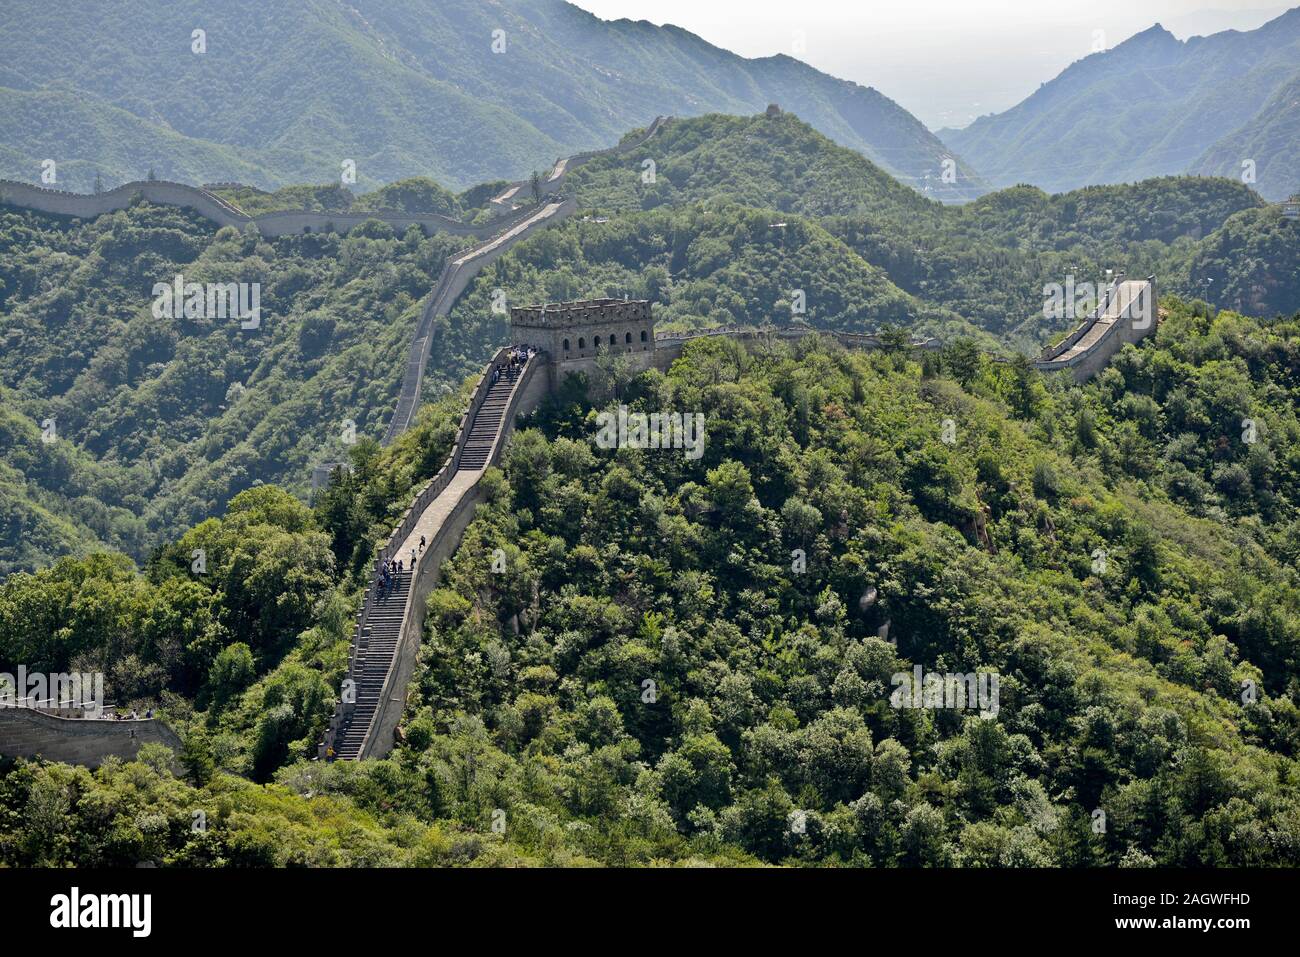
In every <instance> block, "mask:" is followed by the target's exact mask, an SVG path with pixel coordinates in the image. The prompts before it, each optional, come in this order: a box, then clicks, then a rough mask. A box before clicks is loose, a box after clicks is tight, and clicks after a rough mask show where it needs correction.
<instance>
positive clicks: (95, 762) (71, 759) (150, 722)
mask: <svg viewBox="0 0 1300 957" xmlns="http://www.w3.org/2000/svg"><path fill="white" fill-rule="evenodd" d="M145 744H162V745H166V746H167V747H168V748H171V750H172V752H173V753H176V754H179V753H180V750H181V740H180V738H179V737H178V736H177V734H176V732H174V731H173V730H172V729H171V728H169V727H167V725H165V724H163V723H162V721H160V720H158V719H157V718H152V719H142V720H139V721H115V720H111V719H107V718H80V719H78V718H60V717H57V716H55V715H52V714H45V713H43V712H40V711H34V710H32V709H30V708H0V757H6V758H35V757H43V758H46V759H47V760H50V761H62V762H65V763H67V764H83V765H85V766H87V767H91V768H97V767H99V765H100V764H102V763H103V761H104V759H105V758H107V757H109V756H110V755H113V756H116V757H119V758H122V759H123V760H126V761H131V760H133V759H134V758H135V757H136V756H137V755H138V754H139V753H140V748H141V747H142V746H143V745H145Z"/></svg>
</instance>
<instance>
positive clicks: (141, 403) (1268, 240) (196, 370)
mask: <svg viewBox="0 0 1300 957" xmlns="http://www.w3.org/2000/svg"><path fill="white" fill-rule="evenodd" d="M651 158H655V159H656V165H655V177H654V181H653V182H647V181H645V179H644V177H643V173H644V166H643V163H644V161H645V160H646V159H651ZM565 188H566V189H567V190H568V191H570V192H571V193H572V195H573V196H574V197H575V199H576V200H577V201H578V203H579V207H580V210H581V211H582V213H581V215H578V216H575V217H573V218H572V219H570V220H569V221H568V222H566V223H563V224H561V225H558V226H554V227H552V228H550V229H548V230H545V231H543V232H541V233H539V234H537V235H536V236H534V237H532V238H530V239H528V240H526V241H524V242H522V243H521V244H519V245H518V246H516V247H515V248H514V249H512V250H511V251H510V252H509V253H507V254H506V255H505V256H503V257H502V258H501V259H499V260H498V261H497V262H496V263H494V264H493V265H491V266H490V267H488V268H487V269H486V270H485V271H484V272H483V273H482V274H481V275H479V276H478V278H477V279H476V280H475V281H474V282H473V283H472V284H471V285H470V287H469V288H468V289H467V290H466V292H465V293H464V295H463V296H462V297H461V298H460V299H459V301H458V302H457V303H456V304H455V306H454V308H453V310H452V312H451V315H450V316H448V317H447V318H445V319H440V320H438V322H437V323H436V325H435V327H434V340H433V346H432V349H431V356H430V363H429V367H428V369H427V370H426V374H425V379H424V385H423V388H424V394H425V396H426V397H428V398H436V397H437V396H438V395H440V394H442V393H445V392H448V391H454V390H456V389H457V388H458V387H459V385H460V383H461V381H462V380H463V379H464V377H465V376H467V375H469V374H470V373H471V372H473V371H474V370H476V369H478V368H481V367H482V364H483V362H485V361H486V359H487V357H488V356H489V355H490V354H491V352H492V350H493V349H495V348H496V347H498V346H499V345H501V344H502V343H503V342H504V341H505V340H506V337H507V335H508V331H507V320H506V317H505V316H504V315H503V314H501V313H499V312H497V311H494V309H493V308H492V306H493V300H494V298H495V296H496V293H497V291H498V290H500V291H501V292H503V293H504V294H505V297H506V302H507V303H513V304H519V303H524V302H534V301H543V300H545V301H556V300H565V299H575V298H583V297H601V296H620V297H621V296H628V297H636V298H648V299H651V300H653V301H655V302H656V304H657V305H656V307H655V308H656V317H657V320H658V322H659V323H660V326H661V328H678V329H699V328H707V327H711V326H717V325H726V324H730V323H741V324H749V325H758V324H765V323H771V324H775V325H790V324H792V323H799V322H801V323H807V324H809V325H811V326H812V327H814V328H820V329H828V330H853V331H877V330H880V329H885V328H889V327H899V328H903V329H907V330H909V331H910V332H912V333H914V334H921V335H933V336H937V337H939V338H940V339H942V340H944V341H950V340H953V339H955V338H959V337H964V338H969V339H970V340H972V341H973V342H976V343H978V344H979V346H980V347H981V348H984V349H987V350H990V351H1003V352H1008V351H1012V350H1015V349H1022V350H1035V349H1037V348H1038V347H1039V346H1041V344H1042V343H1043V341H1044V340H1046V339H1048V338H1050V337H1052V336H1054V335H1057V334H1059V333H1060V332H1062V331H1063V329H1064V328H1065V327H1066V326H1068V325H1070V324H1071V323H1070V322H1069V321H1068V320H1066V321H1062V320H1049V319H1047V318H1045V317H1044V315H1043V289H1044V286H1045V285H1047V284H1050V283H1064V282H1066V281H1067V278H1068V277H1071V276H1073V277H1074V278H1075V280H1076V281H1078V282H1082V281H1087V280H1095V279H1097V278H1098V277H1099V276H1100V275H1101V273H1102V272H1103V270H1104V269H1106V268H1112V267H1116V268H1127V269H1128V270H1129V273H1130V274H1131V275H1148V274H1152V273H1154V274H1156V275H1157V278H1158V281H1159V284H1160V286H1161V289H1162V291H1171V292H1179V293H1182V294H1184V295H1188V296H1199V297H1208V298H1209V299H1210V300H1211V301H1213V302H1215V303H1218V304H1222V305H1226V306H1230V307H1233V308H1239V309H1242V310H1244V311H1246V312H1248V313H1252V314H1255V315H1259V316H1265V317H1267V316H1273V315H1278V314H1283V315H1289V314H1291V313H1292V312H1294V311H1295V310H1296V309H1297V308H1300V274H1297V262H1300V256H1298V255H1297V248H1298V246H1300V230H1297V229H1296V228H1295V226H1294V224H1291V223H1288V222H1287V221H1285V220H1284V219H1283V218H1282V217H1281V216H1280V215H1279V214H1278V212H1277V211H1276V210H1275V209H1269V208H1263V207H1262V205H1261V201H1260V199H1259V197H1258V196H1257V195H1256V194H1255V193H1253V192H1252V191H1251V190H1249V189H1248V188H1246V187H1245V186H1243V185H1241V184H1238V183H1233V182H1231V181H1228V180H1224V179H1211V178H1205V177H1176V178H1174V177H1170V178H1164V179H1158V180H1151V181H1147V182H1143V183H1139V184H1135V185H1132V186H1114V187H1096V188H1090V189H1085V190H1079V191H1076V192H1073V193H1067V194H1061V195H1057V196H1049V195H1047V194H1045V193H1043V192H1042V191H1040V190H1037V189H1034V188H1031V187H1018V188H1015V189H1009V190H1004V191H1001V192H999V193H996V194H992V195H989V196H986V197H983V198H981V199H980V200H978V201H976V202H973V203H970V204H966V205H965V206H961V207H956V206H948V205H944V204H941V203H939V202H935V201H932V200H928V199H926V198H924V197H922V196H920V195H918V194H917V193H916V192H915V191H913V190H910V189H908V188H906V187H904V186H902V185H901V184H899V183H898V182H896V181H895V180H893V179H891V178H890V177H889V176H888V175H887V174H886V173H884V172H883V171H882V170H881V169H879V168H878V167H876V166H875V165H874V164H872V163H871V162H870V161H869V160H867V159H865V158H863V157H862V156H861V155H859V154H858V153H856V152H854V151H852V150H849V149H846V148H843V147H839V146H836V145H835V144H834V143H832V142H831V141H830V140H829V139H827V138H826V137H824V136H822V135H821V134H819V133H817V132H816V131H815V130H813V129H812V128H811V127H809V126H808V125H807V124H806V123H803V122H802V121H801V120H799V119H798V118H797V117H795V116H793V115H790V114H782V115H779V116H774V117H769V116H766V115H762V114H760V115H758V116H751V117H726V116H719V115H708V116H703V117H697V118H694V119H684V120H675V121H673V122H671V123H669V124H668V125H667V126H665V127H664V128H663V129H662V131H661V132H660V134H659V135H658V136H657V137H656V138H655V140H654V141H652V142H651V143H648V144H646V145H645V146H643V147H642V148H640V149H638V150H633V151H630V152H628V153H626V154H621V155H618V156H607V157H601V158H598V159H596V160H593V161H592V162H591V163H589V164H587V165H585V166H580V167H578V168H577V169H575V170H574V172H573V173H572V174H571V178H570V180H569V181H568V182H567V183H566V187H565ZM491 192H492V190H490V189H488V190H484V189H473V190H470V191H467V192H466V193H462V194H459V195H457V194H452V193H451V192H449V191H447V190H446V189H444V188H442V187H441V186H439V185H438V184H437V183H435V182H432V181H430V180H427V179H415V180H408V181H402V182H399V183H395V184H391V185H389V186H387V187H384V188H382V189H380V190H378V191H375V192H372V193H366V194H361V195H354V194H353V193H352V192H351V191H349V190H345V189H342V188H340V187H338V186H293V187H285V188H284V189H282V190H279V191H277V192H275V193H261V192H258V191H256V190H252V189H248V190H239V191H233V190H232V191H225V195H227V197H228V198H229V199H231V200H232V201H235V202H237V203H239V204H241V205H242V206H243V207H244V208H245V209H247V210H249V211H264V210H269V209H280V208H309V209H318V210H320V211H333V210H343V209H351V210H354V211H355V210H365V209H402V210H409V211H437V212H443V213H446V214H448V215H455V216H460V217H465V218H469V217H472V216H475V215H478V214H479V213H481V212H482V205H483V202H484V197H485V196H486V195H487V194H489V193H491ZM468 242H469V240H467V239H452V238H448V237H445V236H435V237H433V238H429V239H426V238H423V237H422V236H420V235H419V232H418V230H416V231H411V232H407V233H405V234H397V233H395V232H394V231H393V230H392V228H391V227H389V226H387V225H384V224H382V223H379V222H372V223H368V224H366V225H364V226H362V227H360V228H358V229H356V230H353V231H352V232H351V233H349V234H348V235H347V236H346V237H340V236H338V235H336V234H333V233H316V234H311V235H299V236H286V237H283V238H280V239H273V240H266V239H260V238H258V237H255V236H251V235H248V234H242V233H239V232H236V231H235V230H233V229H224V230H216V229H214V227H213V226H212V225H211V224H210V223H208V222H207V221H206V220H203V219H200V218H198V217H197V216H194V215H192V214H190V213H187V212H184V211H180V210H176V209H171V208H166V207H154V206H150V205H148V204H137V205H135V206H132V207H131V208H130V209H127V210H124V211H121V212H118V213H114V214H112V215H108V216H103V217H100V218H98V219H96V220H93V221H90V222H80V221H76V220H66V219H60V218H58V217H53V216H46V215H41V214H36V213H32V212H27V211H21V210H17V209H14V208H12V207H0V390H3V396H4V412H3V413H0V473H2V474H3V481H0V504H2V508H0V531H2V532H3V536H2V537H0V573H2V572H7V571H10V570H13V569H19V568H25V569H31V568H37V567H40V566H42V565H45V564H47V563H48V562H50V561H52V560H53V559H55V558H56V557H58V556H60V555H64V554H83V553H85V552H86V551H88V550H92V549H94V548H97V547H103V546H108V547H111V548H113V549H116V550H120V551H123V552H125V553H127V554H129V555H131V556H133V557H134V558H136V559H137V560H138V561H143V560H145V558H146V557H147V556H148V555H149V553H150V551H151V549H152V548H154V547H155V546H156V545H158V544H160V543H162V542H164V541H166V540H168V539H169V538H171V537H173V536H174V535H176V534H178V533H179V532H180V531H181V530H182V529H183V528H185V527H186V526H188V525H190V524H193V523H195V522H198V521H201V520H202V519H204V518H206V517H209V516H212V515H218V514H220V513H221V512H222V510H223V509H224V508H225V506H226V504H227V503H228V502H229V501H230V500H231V498H232V497H234V496H235V495H237V494H238V493H239V492H241V491H243V490H245V489H248V488H250V487H252V486H253V485H255V484H257V483H259V482H274V483H277V484H280V485H283V486H284V487H285V488H287V489H289V490H290V491H292V492H293V493H295V494H297V495H300V496H304V497H305V495H306V493H307V489H308V482H309V476H310V473H311V469H312V467H313V466H316V465H320V464H323V463H328V462H334V461H338V460H340V459H341V458H342V457H343V456H344V455H345V454H346V451H347V444H346V438H345V437H350V436H351V434H352V431H351V429H352V426H355V434H356V436H357V437H358V438H359V439H363V440H364V439H365V438H366V437H371V438H377V437H379V436H380V435H382V434H383V430H384V428H385V427H386V425H387V422H388V419H389V417H390V416H391V414H392V410H393V407H394V402H395V396H396V391H397V387H398V382H399V380H400V377H401V372H402V367H403V362H404V360H405V355H406V350H407V348H408V346H409V341H410V337H411V334H412V331H413V330H414V328H415V324H416V320H417V316H418V313H419V309H420V304H421V302H422V300H423V299H424V297H426V296H427V295H428V293H429V290H430V289H431V288H432V287H433V285H434V283H435V282H436V280H437V277H438V275H439V272H440V270H441V268H442V266H443V264H444V262H445V261H446V258H447V255H448V254H449V253H450V252H451V251H452V250H456V249H459V248H461V247H462V246H463V245H465V244H466V243H468ZM177 273H184V274H185V277H186V279H187V280H188V281H199V282H206V281H225V280H231V281H242V282H254V281H256V282H260V283H261V288H262V310H263V314H264V321H263V324H262V326H261V328H260V329H258V330H243V329H240V328H239V323H237V322H233V321H220V320H212V321H209V320H186V319H183V318H182V319H162V320H160V319H157V318H155V317H154V316H153V314H152V308H151V307H152V300H153V295H152V289H153V286H154V284H155V283H157V282H171V281H172V280H173V278H174V276H175V275H176V274H177ZM1207 280H1208V281H1207ZM796 290H801V291H802V293H803V299H804V305H805V307H806V308H805V311H804V312H803V313H796V312H795V311H794V310H793V309H792V299H793V297H794V294H795V291H796ZM47 420H52V421H53V424H54V428H55V430H56V435H57V437H58V439H59V441H54V442H47V441H44V440H43V439H42V431H43V430H42V423H44V422H46V421H47ZM349 423H351V425H349Z"/></svg>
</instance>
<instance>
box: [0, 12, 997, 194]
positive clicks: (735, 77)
mask: <svg viewBox="0 0 1300 957" xmlns="http://www.w3.org/2000/svg"><path fill="white" fill-rule="evenodd" d="M69 22H76V23H77V24H78V25H79V29H76V30H68V29H66V25H67V24H68V23H69ZM196 29H201V30H204V31H205V36H204V41H205V42H206V49H205V52H203V53H195V52H192V44H193V41H192V39H191V37H192V33H193V31H194V30H196ZM0 64H3V66H2V67H0V70H2V71H3V72H0V103H9V104H12V106H13V110H14V113H16V114H18V115H21V116H25V117H31V116H36V117H38V118H40V119H41V122H39V123H30V122H23V123H12V124H8V125H7V126H5V125H4V121H3V120H0V131H3V132H4V133H5V136H4V142H5V145H6V146H7V147H9V148H10V150H11V151H12V152H10V153H7V154H4V155H0V163H3V165H0V176H7V177H12V178H17V179H23V180H28V181H32V180H34V179H35V178H36V177H37V176H38V175H39V173H40V161H41V160H42V159H45V158H47V157H52V158H55V159H56V160H59V161H60V162H62V163H65V164H66V171H65V176H64V178H63V180H62V182H63V183H64V185H65V188H72V189H78V190H83V191H85V190H88V189H89V188H90V185H91V184H92V183H93V180H94V173H95V172H99V173H101V174H102V175H103V178H104V180H105V181H106V182H107V183H108V184H109V185H116V184H117V183H119V182H124V181H128V180H133V179H143V178H144V174H145V172H146V171H147V170H148V169H149V168H150V167H153V168H155V169H156V170H157V171H158V175H159V176H162V177H165V178H168V179H173V180H179V181H183V182H193V183H198V182H209V181H230V180H235V181H242V182H248V183H250V184H251V185H255V186H258V187H262V188H276V187H279V186H284V185H293V184H298V183H319V182H330V181H332V180H336V179H338V177H339V175H340V169H341V164H342V163H343V162H344V161H345V160H349V159H350V160H353V161H354V162H355V164H356V171H357V182H358V184H359V185H360V186H361V187H362V188H365V189H370V188H374V187H376V186H379V185H383V184H384V183H388V182H392V181H395V180H399V179H407V178H410V177H412V176H428V177H431V178H433V179H434V180H436V181H437V182H440V183H446V184H449V185H451V186H453V187H455V188H457V189H464V188H467V187H469V186H471V185H473V184H476V183H481V182H484V181H488V180H496V179H503V178H505V179H519V178H522V177H526V176H527V175H528V174H529V173H530V172H531V171H533V170H542V169H547V168H549V167H550V165H551V164H552V163H553V162H554V161H555V159H556V158H557V157H560V156H565V155H569V154H571V153H574V152H578V151H581V150H590V149H599V148H603V147H606V146H609V145H610V144H611V143H613V142H616V141H617V139H618V137H619V136H620V135H621V134H622V133H623V132H625V131H626V130H628V129H630V128H634V127H637V126H641V125H644V124H646V123H648V122H649V121H650V120H651V119H652V118H653V117H654V116H656V115H659V114H665V115H666V114H676V115H679V116H693V115H698V114H700V113H705V112H711V111H722V112H728V113H740V114H748V113H754V112H757V111H760V110H763V109H765V108H766V107H767V105H768V104H769V103H772V102H776V103H780V104H782V105H783V106H784V107H785V108H786V109H790V110H793V111H795V112H797V113H799V114H800V115H801V116H803V117H804V118H805V119H807V120H808V121H809V122H810V123H812V125H813V126H815V127H816V128H817V129H819V130H821V131H822V132H823V133H825V134H826V135H828V136H830V137H832V138H833V139H835V140H836V141H837V142H839V143H841V144H843V145H844V146H847V147H849V148H851V149H854V150H858V151H860V152H861V153H863V154H864V155H866V156H868V157H870V158H872V159H873V160H875V161H876V162H877V163H879V164H880V165H881V166H883V167H885V168H886V169H889V170H890V171H891V172H893V173H894V174H895V175H897V176H899V177H900V178H902V179H903V181H904V182H905V183H907V184H908V185H910V186H914V187H916V188H917V189H924V188H925V187H926V186H930V187H931V188H932V189H933V190H934V192H935V194H936V195H940V196H942V197H943V198H946V199H969V198H971V197H972V196H975V195H978V194H979V193H980V192H983V190H984V186H983V184H982V182H981V181H980V180H979V178H978V176H977V175H976V174H975V173H974V172H973V171H972V170H970V169H969V168H968V167H967V166H966V165H965V164H964V163H962V162H961V161H960V159H959V158H956V157H952V155H951V151H950V150H949V149H948V148H946V147H945V146H944V145H943V144H942V143H941V142H940V141H939V139H938V138H937V137H936V136H934V135H933V134H932V133H930V131H929V130H927V129H926V128H925V127H924V126H923V125H922V124H921V123H920V121H918V120H917V119H916V118H915V117H913V116H912V115H911V114H909V113H908V112H907V111H906V110H904V109H902V108H901V107H900V106H898V104H896V103H894V102H893V101H892V100H890V99H888V98H887V97H885V96H883V95H882V94H880V93H879V92H877V91H875V90H873V89H870V88H866V87H862V86H858V85H857V84H854V83H850V82H847V81H843V80H838V79H835V78H834V77H830V76H827V75H826V74H823V73H819V72H818V71H816V70H814V69H813V68H812V67H810V66H808V65H806V64H804V63H802V62H800V61H798V60H794V59H792V58H790V57H786V56H775V57H767V58H763V59H756V60H746V59H744V58H742V57H739V56H736V55H735V54H732V53H729V52H727V51H726V50H722V49H719V48H718V47H714V46H712V45H710V44H708V43H705V42H704V41H703V40H701V39H700V38H699V37H696V36H694V35H692V34H690V33H687V32H685V31H683V30H681V29H678V28H676V27H671V26H666V27H653V26H651V25H650V24H648V23H644V22H638V23H633V22H630V21H627V20H619V21H614V22H606V21H602V20H599V19H598V18H596V17H594V16H592V15H591V14H589V13H586V12H585V11H582V10H580V9H578V8H577V7H574V6H571V5H570V4H567V3H563V2H561V0H504V2H499V3H491V4H485V3H482V2H479V0H438V2H436V3H435V2H431V0H355V2H353V3H350V4H346V5H340V4H332V3H319V2H315V0H283V2H278V3H274V4H266V3H260V2H256V0H204V2H200V0H180V2H174V0H173V2H166V3H164V2H161V0H136V2H126V0H110V2H103V3H96V4H94V5H92V6H91V7H86V6H85V5H84V4H77V3H74V2H72V0H54V2H39V3H38V2H36V0H17V2H14V3H10V4H7V5H6V7H5V9H4V10H3V11H0ZM51 96H57V97H58V99H51ZM66 98H72V100H73V104H72V106H71V108H65V107H64V104H65V102H66ZM98 144H111V146H112V148H111V149H102V150H100V149H94V148H93V147H95V146H96V145H98ZM176 145H180V146H183V147H184V148H183V149H176V148H173V147H174V146H176ZM949 158H952V159H953V161H954V162H955V163H956V164H957V165H956V167H955V170H956V172H957V173H958V177H957V181H956V182H952V183H949V182H945V181H943V179H942V178H941V175H940V174H941V172H942V169H941V167H942V163H943V161H944V160H945V159H949Z"/></svg>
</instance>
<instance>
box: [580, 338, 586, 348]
mask: <svg viewBox="0 0 1300 957" xmlns="http://www.w3.org/2000/svg"><path fill="white" fill-rule="evenodd" d="M578 348H579V349H585V348H587V340H586V339H584V338H582V337H581V336H579V337H578Z"/></svg>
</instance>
